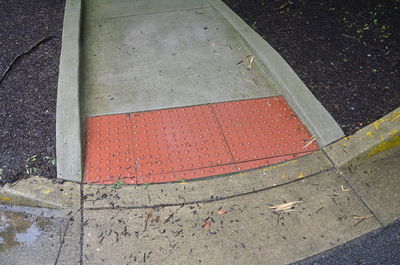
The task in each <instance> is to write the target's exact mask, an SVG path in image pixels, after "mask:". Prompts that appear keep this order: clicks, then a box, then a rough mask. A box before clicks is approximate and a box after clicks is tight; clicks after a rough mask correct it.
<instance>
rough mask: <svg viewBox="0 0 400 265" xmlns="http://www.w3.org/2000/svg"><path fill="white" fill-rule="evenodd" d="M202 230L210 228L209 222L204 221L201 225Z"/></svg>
mask: <svg viewBox="0 0 400 265" xmlns="http://www.w3.org/2000/svg"><path fill="white" fill-rule="evenodd" d="M201 226H202V227H203V228H204V229H207V230H209V229H210V227H211V222H209V221H204V223H203V224H202V225H201Z"/></svg>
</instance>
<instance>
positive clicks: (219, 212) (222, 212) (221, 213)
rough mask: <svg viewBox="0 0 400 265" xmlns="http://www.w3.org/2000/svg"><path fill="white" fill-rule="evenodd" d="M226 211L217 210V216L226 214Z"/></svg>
mask: <svg viewBox="0 0 400 265" xmlns="http://www.w3.org/2000/svg"><path fill="white" fill-rule="evenodd" d="M227 212H228V211H226V210H224V209H219V210H218V214H219V215H224V214H226V213H227Z"/></svg>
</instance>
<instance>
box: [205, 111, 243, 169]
mask: <svg viewBox="0 0 400 265" xmlns="http://www.w3.org/2000/svg"><path fill="white" fill-rule="evenodd" d="M213 105H214V104H210V106H211V111H212V113H213V116H214V119H215V121H216V122H217V124H218V128H219V131H220V132H221V135H222V137H223V138H224V142H225V144H226V147H227V148H228V151H229V154H230V155H231V158H232V165H233V166H234V167H235V168H236V170H237V171H238V172H239V169H238V167H237V165H236V162H235V158H234V157H233V154H232V151H231V148H230V147H229V145H228V141H227V140H226V136H225V134H224V131H223V130H222V126H221V123H220V122H219V120H218V117H217V114H216V113H215V109H214V106H213Z"/></svg>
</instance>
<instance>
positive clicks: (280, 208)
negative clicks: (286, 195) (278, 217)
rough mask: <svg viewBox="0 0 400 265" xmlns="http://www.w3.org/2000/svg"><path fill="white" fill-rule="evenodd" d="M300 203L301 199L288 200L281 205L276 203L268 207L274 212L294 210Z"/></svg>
mask: <svg viewBox="0 0 400 265" xmlns="http://www.w3.org/2000/svg"><path fill="white" fill-rule="evenodd" d="M298 203H301V201H293V202H287V203H283V204H279V205H274V206H271V207H268V208H270V209H272V211H274V212H291V211H293V208H294V206H295V205H296V204H298Z"/></svg>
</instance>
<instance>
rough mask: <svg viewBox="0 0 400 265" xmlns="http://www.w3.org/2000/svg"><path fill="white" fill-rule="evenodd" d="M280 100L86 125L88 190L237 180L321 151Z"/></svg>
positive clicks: (102, 120)
mask: <svg viewBox="0 0 400 265" xmlns="http://www.w3.org/2000/svg"><path fill="white" fill-rule="evenodd" d="M318 149H319V147H318V144H317V143H316V141H315V139H314V138H313V137H312V136H311V134H310V133H309V131H308V130H307V129H306V127H305V126H304V125H303V124H302V123H301V122H300V120H299V119H298V118H297V116H296V115H295V113H294V112H293V110H292V109H291V108H290V107H289V105H288V104H287V103H286V101H285V100H284V98H283V97H269V98H259V99H250V100H240V101H232V102H224V103H215V104H208V105H201V106H192V107H183V108H173V109H165V110H157V111H148V112H140V113H128V114H117V115H106V116H99V117H89V118H88V119H87V130H86V160H85V173H84V180H85V182H87V183H99V184H112V183H115V182H116V181H118V180H119V181H122V182H124V183H126V184H144V183H162V182H171V181H183V180H187V179H196V178H204V177H210V176H216V175H223V174H228V173H234V172H238V171H243V170H248V169H254V168H258V167H263V166H266V165H271V164H275V163H278V162H282V161H285V160H289V159H292V158H296V157H299V156H303V155H306V154H309V153H311V152H313V151H315V150H318Z"/></svg>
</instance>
